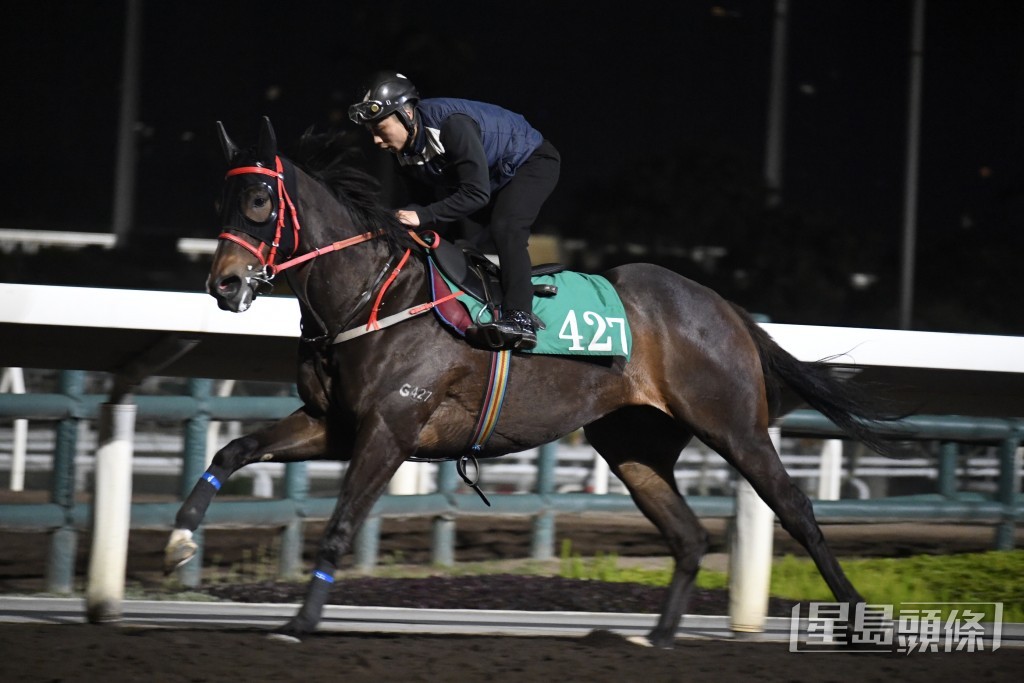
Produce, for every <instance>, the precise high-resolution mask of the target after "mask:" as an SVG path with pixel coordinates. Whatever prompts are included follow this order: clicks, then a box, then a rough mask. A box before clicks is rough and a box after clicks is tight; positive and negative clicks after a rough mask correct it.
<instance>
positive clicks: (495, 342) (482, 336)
mask: <svg viewBox="0 0 1024 683" xmlns="http://www.w3.org/2000/svg"><path fill="white" fill-rule="evenodd" d="M466 341H467V342H469V343H470V345H471V346H475V347H476V348H478V349H484V350H485V351H502V350H505V349H508V350H512V351H515V350H518V348H519V346H520V344H522V341H523V335H522V334H515V335H507V334H505V333H504V332H502V331H501V330H500V329H498V328H497V327H496V326H495V325H494V323H486V324H477V325H474V326H472V327H470V328H468V329H467V330H466ZM534 345H536V343H534ZM530 348H533V347H532V346H531V347H530Z"/></svg>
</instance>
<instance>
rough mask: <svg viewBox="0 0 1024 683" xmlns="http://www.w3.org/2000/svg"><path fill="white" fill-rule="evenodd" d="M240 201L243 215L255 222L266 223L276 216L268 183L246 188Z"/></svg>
mask: <svg viewBox="0 0 1024 683" xmlns="http://www.w3.org/2000/svg"><path fill="white" fill-rule="evenodd" d="M238 201H239V207H238V208H239V209H240V210H241V212H242V215H243V216H245V218H246V219H247V220H250V221H252V222H253V223H265V222H267V221H268V220H270V219H271V218H273V216H274V200H273V197H272V196H271V194H270V189H269V188H268V187H267V186H266V185H252V186H250V187H247V188H245V189H244V190H242V193H241V195H240V196H239V198H238Z"/></svg>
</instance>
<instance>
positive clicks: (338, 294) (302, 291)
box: [286, 235, 430, 337]
mask: <svg viewBox="0 0 1024 683" xmlns="http://www.w3.org/2000/svg"><path fill="white" fill-rule="evenodd" d="M345 237H347V235H345V236H337V235H335V236H331V237H325V238H324V239H323V240H322V243H319V242H318V243H317V244H313V243H312V240H311V243H310V244H309V245H306V247H305V251H312V250H314V249H315V248H316V247H317V246H320V247H323V246H326V245H327V244H331V243H333V242H336V241H338V240H340V239H345ZM313 239H315V237H314V238H313ZM403 259H404V261H405V262H404V263H402V261H403ZM400 265H401V269H400V270H399V266H400ZM396 271H397V272H396ZM286 272H288V271H286ZM426 272H427V271H426V266H425V262H424V260H423V259H422V257H420V256H419V255H418V254H416V253H410V254H409V255H408V256H407V257H406V256H405V254H404V253H402V252H398V253H395V252H389V250H388V249H387V248H386V247H385V244H384V242H383V238H377V239H376V240H372V241H369V242H365V243H363V244H359V245H355V246H352V247H349V248H348V249H345V250H343V251H341V252H333V253H328V254H324V255H322V256H319V257H317V258H315V259H313V260H312V262H311V263H309V264H307V265H305V266H304V267H300V268H298V269H296V271H295V272H290V273H289V284H290V285H291V288H292V290H293V291H294V292H295V294H296V296H297V297H298V298H299V299H300V301H301V302H302V318H303V319H302V323H303V334H304V336H307V337H315V336H320V335H336V334H338V333H339V332H343V331H345V330H346V329H349V328H351V327H354V326H356V325H359V324H366V323H367V322H368V321H369V320H370V317H371V315H372V314H374V311H375V308H376V313H375V315H376V317H378V318H383V317H385V316H387V315H391V314H392V313H397V312H399V311H401V310H404V309H406V308H409V307H411V306H414V305H415V304H417V303H426V302H427V301H428V300H429V294H430V289H429V284H428V281H427V277H426Z"/></svg>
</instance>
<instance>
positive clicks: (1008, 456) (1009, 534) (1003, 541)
mask: <svg viewBox="0 0 1024 683" xmlns="http://www.w3.org/2000/svg"><path fill="white" fill-rule="evenodd" d="M1020 442H1021V431H1020V428H1019V427H1018V428H1016V429H1014V431H1013V434H1012V435H1011V436H1009V437H1007V438H1006V439H1004V440H1003V441H1002V443H1000V444H999V486H998V495H999V502H1000V503H1001V504H1002V506H1003V516H1002V519H1001V520H1000V521H999V524H998V525H997V526H996V538H995V546H996V550H1013V547H1014V545H1015V541H1016V539H1015V536H1016V533H1015V532H1016V527H1017V514H1016V510H1017V505H1016V502H1017V493H1018V492H1019V490H1020V481H1019V479H1018V478H1017V471H1018V469H1019V467H1020V465H1019V462H1018V458H1017V448H1018V446H1020Z"/></svg>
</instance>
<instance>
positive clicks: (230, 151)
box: [217, 121, 238, 164]
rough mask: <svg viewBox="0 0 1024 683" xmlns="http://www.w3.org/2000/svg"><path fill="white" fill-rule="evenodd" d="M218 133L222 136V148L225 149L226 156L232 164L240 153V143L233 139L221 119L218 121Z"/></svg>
mask: <svg viewBox="0 0 1024 683" xmlns="http://www.w3.org/2000/svg"><path fill="white" fill-rule="evenodd" d="M217 135H218V137H219V138H220V148H221V149H222V150H224V158H225V159H227V162H228V163H229V164H230V163H231V162H232V161H234V160H235V156H237V155H238V145H236V144H235V143H234V142H232V141H231V138H229V137H228V132H227V131H226V130H224V124H223V123H221V122H220V121H218V122H217Z"/></svg>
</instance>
